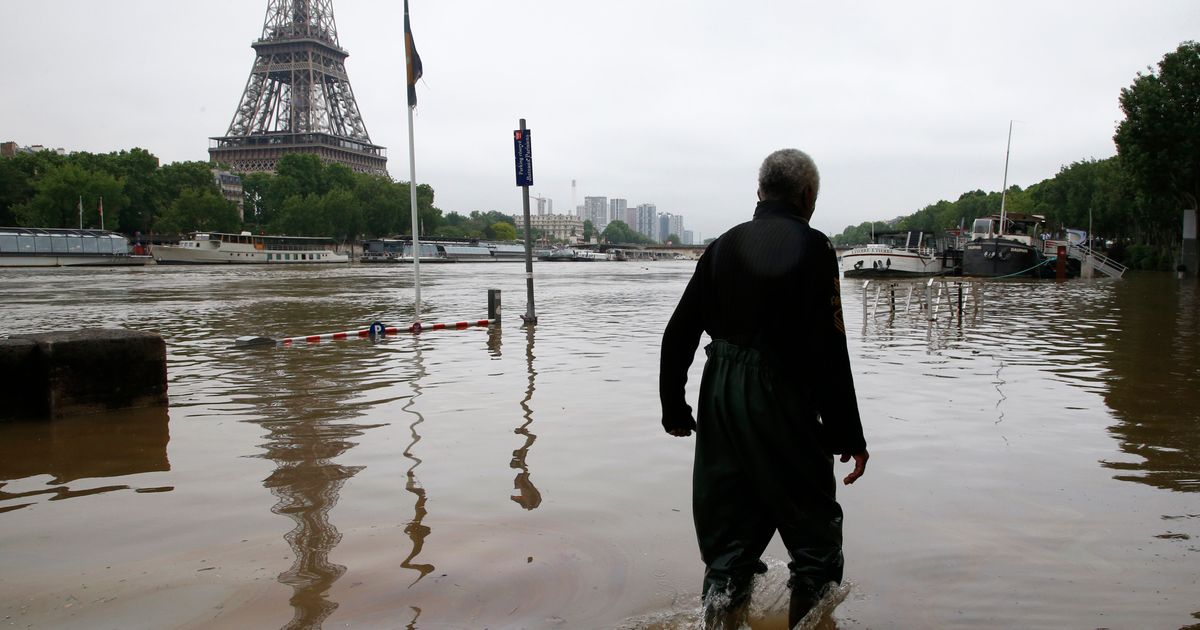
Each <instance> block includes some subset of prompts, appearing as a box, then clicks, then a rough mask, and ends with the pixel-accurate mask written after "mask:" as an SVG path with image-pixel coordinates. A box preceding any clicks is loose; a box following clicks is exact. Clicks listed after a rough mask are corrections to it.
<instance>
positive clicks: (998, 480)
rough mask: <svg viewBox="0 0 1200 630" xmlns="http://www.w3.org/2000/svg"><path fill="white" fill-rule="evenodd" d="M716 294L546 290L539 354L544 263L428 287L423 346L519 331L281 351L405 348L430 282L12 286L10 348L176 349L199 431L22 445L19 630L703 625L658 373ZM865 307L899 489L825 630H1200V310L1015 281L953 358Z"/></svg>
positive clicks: (343, 269)
mask: <svg viewBox="0 0 1200 630" xmlns="http://www.w3.org/2000/svg"><path fill="white" fill-rule="evenodd" d="M691 268H692V265H691V264H689V263H651V264H639V263H632V262H631V263H596V264H591V265H546V264H541V265H538V266H537V268H536V278H537V288H538V314H539V315H540V317H541V323H540V325H539V326H538V327H537V329H536V331H534V332H529V331H526V330H524V329H522V328H521V327H520V326H519V318H518V315H519V314H520V313H521V312H523V311H524V279H523V273H522V272H523V269H522V268H521V266H520V265H446V266H426V267H424V268H423V269H422V276H423V280H424V288H423V291H422V296H423V299H424V301H425V303H426V306H427V315H426V317H425V320H426V321H445V320H460V319H475V318H479V317H483V316H484V315H485V313H486V290H487V289H489V288H498V289H502V290H503V291H504V301H505V303H506V305H507V308H506V309H505V314H506V315H507V322H506V324H505V326H504V327H503V328H502V329H500V330H493V331H487V330H481V329H473V330H465V331H454V332H434V333H426V334H423V335H421V336H419V337H413V336H409V335H403V336H399V337H394V338H388V339H386V340H383V341H377V342H371V341H369V340H353V341H344V342H332V343H322V344H317V345H300V346H296V347H291V348H257V349H251V350H246V349H234V348H231V347H230V346H231V342H232V340H233V339H234V338H235V337H237V336H239V335H246V334H267V335H272V336H277V337H282V336H289V335H299V334H313V333H324V332H334V331H339V330H346V329H349V328H355V327H365V326H366V325H368V324H369V323H370V322H372V321H375V320H380V321H384V322H386V323H400V324H406V323H408V322H409V321H411V308H412V290H411V269H408V268H398V267H370V266H358V265H349V266H340V267H325V268H304V269H297V268H282V269H280V268H266V267H250V268H242V269H233V268H220V267H217V268H197V269H192V268H178V267H175V268H171V267H160V268H155V267H150V268H145V269H119V270H116V269H114V270H51V271H46V270H11V269H10V270H0V291H2V292H3V297H2V298H0V299H2V302H0V334H7V333H15V332H33V331H47V330H54V329H72V328H78V327H96V326H108V327H112V326H115V327H125V328H131V329H137V330H147V331H155V332H158V333H161V334H162V335H163V336H164V337H165V338H166V340H167V350H168V353H169V380H170V398H171V404H170V407H169V408H167V409H161V410H143V411H137V412H129V413H120V414H113V415H111V416H100V417H88V418H71V419H67V420H65V421H62V422H57V423H54V424H44V423H2V424H0V627H17V628H49V627H53V628H89V629H90V628H122V629H125V628H284V627H288V628H316V627H322V626H323V627H326V628H340V627H354V628H485V627H486V628H613V627H622V628H658V627H666V628H681V627H688V625H689V624H691V623H692V622H693V621H694V615H695V610H696V607H697V592H698V589H699V585H700V580H701V573H702V566H701V564H700V561H699V558H698V552H697V549H696V545H695V541H694V536H693V532H692V525H691V515H690V498H689V496H690V494H689V493H690V488H689V484H690V467H691V442H690V441H686V440H679V439H672V438H670V437H668V436H666V435H665V434H664V433H663V432H662V430H661V428H660V426H659V416H658V402H657V394H656V373H657V362H658V351H657V349H658V345H659V338H660V334H661V331H662V328H663V326H664V324H665V322H666V320H667V318H668V316H669V315H670V311H671V309H672V307H673V306H674V303H675V301H676V299H677V298H678V296H679V294H680V293H681V291H682V289H683V286H684V284H685V283H686V280H687V278H688V276H689V274H690V271H691ZM901 292H902V294H903V292H904V289H903V287H902V288H901ZM844 297H845V305H846V315H847V328H848V329H849V330H848V333H849V340H850V347H851V356H852V361H853V364H854V369H855V378H856V381H857V386H858V391H859V397H860V405H861V408H862V415H863V418H864V423H865V425H866V431H867V439H868V442H869V445H870V450H871V453H872V458H871V461H870V465H869V467H868V470H867V475H866V476H865V477H864V478H863V479H862V480H861V481H860V482H859V483H857V484H856V485H854V486H852V487H849V488H845V489H843V490H842V492H841V494H840V498H841V500H842V502H843V505H844V507H845V510H846V559H847V561H846V575H847V578H848V579H849V580H850V581H851V582H852V590H851V592H850V594H849V597H848V598H847V600H846V601H845V602H844V603H842V604H841V605H840V606H839V607H838V608H837V610H836V611H835V613H834V614H833V617H832V620H827V621H826V622H825V624H824V627H826V628H833V627H836V628H845V629H849V628H1100V627H1104V628H1179V627H1185V626H1188V625H1191V624H1200V584H1197V580H1198V579H1200V458H1198V454H1200V375H1198V373H1200V316H1198V314H1197V313H1198V310H1200V297H1198V291H1197V287H1196V285H1195V284H1186V285H1180V283H1179V282H1178V281H1176V280H1175V279H1174V278H1172V277H1169V276H1166V275H1147V276H1133V277H1129V278H1126V279H1124V280H1121V281H1110V280H1097V281H1071V282H1068V283H1065V284H1055V283H1053V282H1038V283H1032V282H1029V283H1026V282H1015V283H992V284H989V285H988V288H987V290H986V292H985V294H984V299H983V301H982V303H980V304H978V305H974V304H973V303H971V302H970V301H968V309H967V312H966V314H965V317H964V318H963V319H962V321H961V322H960V321H958V320H955V319H953V318H946V317H943V318H942V319H941V320H940V321H938V322H936V323H935V324H933V325H929V324H928V323H927V321H926V319H925V317H924V316H922V315H920V314H917V313H905V312H901V313H897V314H894V315H893V314H891V313H889V312H888V311H887V309H886V308H885V307H881V308H880V310H879V312H878V313H877V314H876V315H875V316H871V317H866V318H864V314H863V311H864V309H863V296H862V293H861V291H860V290H859V289H858V285H857V283H850V282H847V283H846V285H845V296H844ZM699 369H700V362H699V361H697V364H696V366H695V367H694V369H693V381H692V383H691V385H690V386H689V391H690V393H691V395H692V396H693V397H694V396H695V391H696V388H695V385H696V382H697V381H698V376H699ZM847 467H848V465H841V466H840V467H839V470H843V469H845V468H847ZM768 555H769V556H771V558H772V562H771V565H772V570H771V572H770V573H769V574H768V575H767V576H766V577H765V578H764V579H763V582H762V584H761V585H760V588H759V591H760V592H759V595H760V597H759V607H758V613H757V614H758V619H757V621H756V622H755V627H757V628H779V627H783V625H784V623H783V620H782V614H781V610H782V609H783V608H784V607H785V605H784V604H781V603H780V599H781V597H780V596H781V593H782V592H783V588H784V587H783V582H784V580H785V579H786V576H785V575H784V574H785V573H786V570H785V569H784V568H783V566H782V561H783V560H785V559H786V558H785V552H784V550H783V548H782V546H780V544H779V542H778V540H776V541H775V542H774V543H773V544H772V546H771V547H770V548H769V550H768ZM783 601H786V600H783Z"/></svg>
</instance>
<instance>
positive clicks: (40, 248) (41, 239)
mask: <svg viewBox="0 0 1200 630" xmlns="http://www.w3.org/2000/svg"><path fill="white" fill-rule="evenodd" d="M34 239H35V243H36V247H37V253H39V254H49V253H50V251H51V247H50V235H49V234H46V235H42V234H39V235H37V236H36V237H34Z"/></svg>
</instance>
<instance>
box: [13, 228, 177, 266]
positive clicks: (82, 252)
mask: <svg viewBox="0 0 1200 630" xmlns="http://www.w3.org/2000/svg"><path fill="white" fill-rule="evenodd" d="M153 262H154V260H153V259H152V258H150V257H149V256H146V255H142V254H135V253H133V250H132V249H131V248H130V246H129V239H128V238H126V237H125V235H123V234H118V233H116V232H109V231H107V230H75V229H56V228H17V227H0V267H124V266H138V265H147V264H151V263H153Z"/></svg>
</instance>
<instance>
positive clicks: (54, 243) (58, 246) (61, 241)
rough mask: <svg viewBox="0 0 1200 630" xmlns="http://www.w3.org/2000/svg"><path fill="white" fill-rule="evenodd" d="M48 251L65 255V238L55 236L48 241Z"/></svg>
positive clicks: (60, 235)
mask: <svg viewBox="0 0 1200 630" xmlns="http://www.w3.org/2000/svg"><path fill="white" fill-rule="evenodd" d="M50 249H51V250H52V251H53V252H54V253H55V254H65V253H67V236H66V235H65V234H55V235H54V236H53V237H52V238H51V239H50Z"/></svg>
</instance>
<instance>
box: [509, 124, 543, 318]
mask: <svg viewBox="0 0 1200 630" xmlns="http://www.w3.org/2000/svg"><path fill="white" fill-rule="evenodd" d="M513 140H514V142H513V149H514V152H515V154H516V155H515V158H516V167H517V185H518V186H520V187H521V208H522V210H523V212H524V215H525V314H524V315H522V316H521V319H522V320H523V321H524V322H525V325H526V326H533V325H534V324H537V311H536V310H535V309H534V306H533V231H532V229H530V227H529V187H530V186H531V185H533V141H532V139H531V138H530V132H529V129H528V128H526V127H525V119H524V118H522V119H521V121H520V128H518V129H517V132H516V133H515V134H513Z"/></svg>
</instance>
